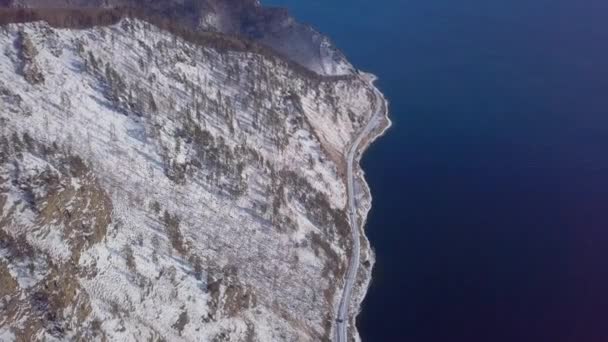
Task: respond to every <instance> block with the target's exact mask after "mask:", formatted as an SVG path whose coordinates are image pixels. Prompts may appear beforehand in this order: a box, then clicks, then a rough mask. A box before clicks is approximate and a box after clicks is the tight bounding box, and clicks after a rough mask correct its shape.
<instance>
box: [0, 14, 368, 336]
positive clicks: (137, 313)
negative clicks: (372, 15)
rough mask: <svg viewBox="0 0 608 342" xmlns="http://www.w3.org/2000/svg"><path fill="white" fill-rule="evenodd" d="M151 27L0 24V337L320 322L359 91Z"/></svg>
mask: <svg viewBox="0 0 608 342" xmlns="http://www.w3.org/2000/svg"><path fill="white" fill-rule="evenodd" d="M28 13H31V12H28ZM108 13H110V12H108ZM112 19H113V18H112ZM23 21H27V20H23ZM159 25H160V24H159ZM160 26H161V27H163V29H161V28H159V27H158V26H155V25H152V24H150V23H149V22H147V21H142V20H139V19H129V18H123V17H122V16H121V17H119V18H118V21H117V22H116V23H114V24H111V25H109V26H96V27H89V26H88V25H81V26H80V27H79V29H74V28H54V27H51V26H49V25H48V24H44V23H22V24H8V25H3V26H2V27H1V28H0V46H1V47H2V52H3V53H2V54H1V55H0V75H1V77H0V79H1V80H2V81H1V82H0V104H1V107H0V121H1V125H0V148H1V149H0V233H1V234H2V235H0V236H1V243H0V281H1V282H2V285H3V286H2V293H1V294H2V302H1V303H0V304H1V305H2V309H3V310H2V312H1V313H0V336H1V337H2V338H6V339H9V340H10V339H12V337H15V336H19V337H22V338H25V339H26V340H36V339H43V338H47V339H50V340H52V339H57V340H65V339H73V340H78V339H79V340H87V341H89V340H103V339H104V338H108V339H110V340H120V341H128V340H145V339H149V338H151V339H153V340H154V339H166V340H201V339H202V340H231V341H243V340H251V341H271V340H272V341H275V340H287V341H294V340H298V341H301V340H304V341H317V340H326V339H329V338H331V336H332V334H331V333H332V329H333V328H334V317H335V310H337V306H338V302H339V300H340V297H341V291H339V289H340V288H341V287H342V286H341V285H340V284H342V283H343V278H344V274H345V272H346V269H347V265H348V259H349V256H350V252H351V248H352V241H351V240H350V226H349V221H348V217H347V197H348V196H347V191H346V189H347V187H346V183H345V181H346V178H345V171H346V163H345V159H344V156H345V154H346V151H347V150H348V147H349V146H350V144H351V142H352V141H353V139H354V137H355V136H356V135H357V134H358V133H359V132H361V130H362V129H363V127H364V125H365V124H366V123H367V122H368V120H369V117H370V115H371V114H372V113H375V112H376V109H377V105H378V104H377V103H375V95H374V90H373V89H372V88H371V86H370V84H369V82H367V80H366V79H364V78H360V77H358V76H352V77H345V78H340V77H338V78H326V77H318V76H315V75H314V74H310V73H309V72H303V71H301V70H300V69H298V68H294V67H292V65H291V64H290V63H289V62H287V61H286V60H285V59H283V58H280V57H277V56H276V55H274V54H272V53H270V54H266V53H263V52H262V51H263V50H256V49H247V48H243V49H241V48H238V47H239V46H240V45H238V44H239V43H238V42H239V40H237V41H236V42H237V43H235V44H236V45H230V44H227V43H226V44H224V43H222V44H219V43H218V42H225V41H229V42H232V43H234V42H235V41H233V40H230V39H228V40H226V39H224V38H223V36H222V39H221V40H214V39H202V38H200V37H203V36H204V37H208V36H206V35H202V36H201V33H200V32H198V33H197V34H189V33H188V32H186V31H184V32H181V31H180V32H181V33H180V34H177V33H178V31H176V30H172V29H171V28H170V27H167V26H163V25H160ZM213 37H215V36H213ZM195 38H196V39H195ZM209 42H211V43H209ZM232 43H231V44H232ZM368 252H369V251H368V250H364V251H363V252H362V253H368ZM362 259H363V260H362V261H368V259H369V256H368V255H367V254H366V256H365V257H364V258H362ZM366 267H369V264H367V266H366ZM362 274H369V272H368V271H366V272H363V273H362ZM337 284H338V286H337ZM361 284H365V280H363V281H362V282H361Z"/></svg>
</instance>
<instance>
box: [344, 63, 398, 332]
mask: <svg viewBox="0 0 608 342" xmlns="http://www.w3.org/2000/svg"><path fill="white" fill-rule="evenodd" d="M361 76H362V77H363V78H367V80H366V81H367V83H368V84H369V86H370V90H371V91H373V92H374V93H375V95H376V98H378V99H380V101H379V106H380V111H381V112H382V115H379V117H378V118H374V117H373V116H374V115H377V114H379V112H378V113H372V117H370V120H378V122H377V123H376V124H375V125H374V127H373V128H372V130H371V131H370V132H369V134H367V135H366V136H364V137H363V139H362V140H361V143H360V146H356V149H355V160H354V162H353V168H354V170H353V173H354V181H355V183H356V186H359V187H361V188H360V189H357V190H356V191H355V194H354V197H355V201H356V203H355V207H356V211H357V212H356V214H357V215H356V217H357V219H358V220H359V221H360V224H359V226H358V229H359V239H360V243H361V248H360V249H359V265H358V269H359V270H358V272H357V274H356V276H355V284H354V286H353V295H352V297H351V298H350V303H349V304H348V306H349V309H350V310H349V311H350V312H349V314H348V322H349V324H348V328H347V330H348V331H350V332H351V335H352V337H353V338H354V340H355V341H361V337H360V335H359V330H358V327H357V318H358V316H359V314H360V313H361V312H362V304H363V301H364V300H365V297H366V295H367V292H368V290H369V288H370V286H371V283H372V272H373V268H374V266H375V263H376V257H375V253H374V249H373V247H372V245H371V242H370V241H369V239H368V237H367V235H366V234H365V226H366V224H367V218H368V215H369V212H370V211H371V209H372V202H373V198H372V194H371V187H370V186H369V184H368V183H367V181H366V179H365V171H364V170H363V168H362V167H361V159H362V157H363V155H364V154H365V152H366V151H367V150H368V149H369V147H370V146H371V145H372V144H373V143H374V142H375V141H377V140H378V139H380V138H381V137H382V136H384V135H385V134H386V133H387V131H388V130H389V129H390V128H391V126H392V124H393V123H392V121H391V120H390V117H389V113H390V112H389V101H388V100H387V99H386V97H385V96H384V94H383V93H382V92H381V91H380V89H379V88H378V87H377V86H376V82H377V81H378V77H377V76H376V75H374V74H371V73H365V72H361ZM351 258H352V256H351ZM364 262H369V267H364V264H363V263H364Z"/></svg>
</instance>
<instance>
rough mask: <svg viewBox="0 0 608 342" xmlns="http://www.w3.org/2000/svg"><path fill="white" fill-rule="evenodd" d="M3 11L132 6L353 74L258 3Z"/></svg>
mask: <svg viewBox="0 0 608 342" xmlns="http://www.w3.org/2000/svg"><path fill="white" fill-rule="evenodd" d="M1 7H11V8H36V9H49V8H72V9H78V8H79V9H82V8H95V9H99V8H115V7H127V8H133V9H136V10H137V11H138V12H141V13H146V14H147V15H157V16H160V17H162V18H168V19H170V20H171V21H173V22H177V23H179V24H180V25H182V26H185V27H188V28H189V29H191V30H197V31H216V32H221V33H224V34H230V35H233V36H241V37H245V38H247V39H249V40H252V41H256V42H259V43H262V44H264V45H266V46H269V47H270V48H272V49H273V50H274V51H276V52H277V53H280V54H281V55H284V56H286V57H288V58H289V59H290V60H293V61H295V62H297V63H299V64H300V65H303V66H304V67H306V68H308V69H309V70H312V71H314V72H316V73H318V74H320V75H350V74H353V73H354V72H355V69H354V68H353V66H352V65H351V64H350V63H349V62H348V60H347V59H346V57H345V56H344V54H342V52H341V51H339V50H338V49H336V47H335V46H334V45H333V44H331V42H330V40H329V39H328V38H327V37H325V36H323V35H322V34H320V33H319V32H317V31H316V30H315V29H314V28H312V27H310V26H308V25H305V24H302V23H300V22H298V21H296V20H295V19H294V18H293V17H292V16H290V15H289V13H288V11H287V10H286V9H283V8H272V7H264V6H262V4H261V3H260V2H259V1H258V0H160V1H159V0H0V8H1Z"/></svg>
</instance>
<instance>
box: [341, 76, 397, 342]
mask: <svg viewBox="0 0 608 342" xmlns="http://www.w3.org/2000/svg"><path fill="white" fill-rule="evenodd" d="M374 81H375V78H372V79H371V80H370V84H372V83H373V82H374ZM372 88H373V89H374V95H375V96H376V103H378V104H379V105H380V106H379V108H378V109H377V111H376V113H374V114H373V115H372V116H371V118H370V119H369V121H368V122H367V125H366V126H365V127H364V128H363V130H362V131H361V132H360V133H359V135H358V136H357V138H356V139H355V140H354V141H353V143H352V145H351V146H350V148H349V150H348V154H347V156H346V160H347V171H346V172H347V174H346V178H347V188H348V207H349V219H350V222H351V237H352V239H353V249H352V255H351V258H350V261H349V264H348V270H347V273H346V278H345V284H344V290H343V292H342V297H341V298H340V306H339V307H338V313H337V315H336V316H337V317H336V334H335V338H334V342H346V341H347V339H348V323H349V308H350V303H351V301H352V294H353V288H354V286H355V282H356V280H357V272H358V271H359V263H360V255H361V243H360V233H359V222H358V220H357V201H356V198H355V179H354V174H353V173H354V171H353V164H354V162H355V160H357V161H358V159H357V158H356V157H357V152H358V151H359V147H360V146H359V145H361V142H362V141H363V139H365V138H366V137H368V136H369V135H370V134H371V132H372V131H373V130H374V128H376V127H377V125H378V124H379V122H380V121H379V120H380V118H381V117H382V115H386V114H387V113H386V111H387V105H386V100H385V99H384V97H383V96H382V94H381V93H380V91H379V90H378V89H377V88H375V87H373V85H372Z"/></svg>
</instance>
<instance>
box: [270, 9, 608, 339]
mask: <svg viewBox="0 0 608 342" xmlns="http://www.w3.org/2000/svg"><path fill="white" fill-rule="evenodd" d="M264 3H265V4H274V5H282V6H287V7H289V8H291V9H292V11H293V12H294V13H295V14H296V16H297V17H298V18H300V19H301V20H303V21H306V22H309V23H311V24H313V25H314V26H315V27H317V28H318V29H320V30H321V31H322V32H324V33H327V34H328V35H330V36H331V37H332V38H333V40H334V41H335V42H336V44H337V45H338V46H339V47H340V48H341V49H343V50H344V51H345V53H346V54H347V55H348V56H349V58H350V59H351V61H352V62H353V63H354V64H355V65H357V66H358V67H360V68H361V69H364V70H367V71H371V72H373V73H375V74H377V75H378V76H379V77H380V79H381V82H380V86H381V88H382V90H383V92H384V93H385V94H386V95H387V97H388V98H389V100H390V101H391V116H392V119H393V121H394V126H393V128H392V129H391V130H390V131H389V134H388V135H387V136H385V137H383V138H382V139H381V140H380V141H379V142H377V143H376V144H375V145H373V146H372V148H371V149H370V150H369V151H368V152H367V154H366V157H365V158H364V160H363V166H364V169H365V170H366V172H367V179H368V181H369V183H370V185H371V188H372V192H373V196H374V208H373V211H372V213H371V216H370V218H369V224H368V225H367V232H368V236H369V237H370V240H371V242H372V245H373V246H374V248H375V250H376V253H377V258H378V263H377V265H376V268H375V270H374V275H373V277H374V279H373V285H372V287H371V289H370V292H369V294H368V296H367V298H366V300H365V303H364V307H363V313H362V315H361V316H360V319H359V323H358V324H359V328H360V331H361V334H362V337H363V338H364V341H406V342H407V341H414V342H415V341H420V342H427V341H428V342H431V341H432V342H435V341H436V342H445V341H457V342H460V341H463V342H493V341H497V342H501V341H505V342H519V341H523V342H527V341H530V342H541V341H549V342H554V341H555V342H560V341H567V342H604V341H608V1H599V0H579V1H573V0H552V1H548V0H525V1H524V0H509V1H499V0H485V1H483V0H463V1H454V0H384V1H369V0H367V1H363V0H349V1H346V0H307V1H302V0H271V1H268V0H266V1H264Z"/></svg>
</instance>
